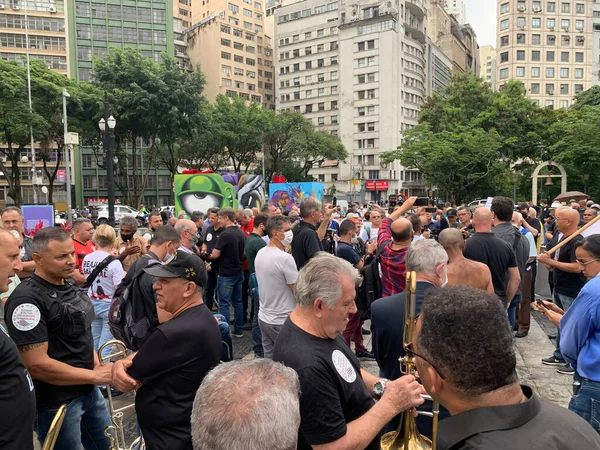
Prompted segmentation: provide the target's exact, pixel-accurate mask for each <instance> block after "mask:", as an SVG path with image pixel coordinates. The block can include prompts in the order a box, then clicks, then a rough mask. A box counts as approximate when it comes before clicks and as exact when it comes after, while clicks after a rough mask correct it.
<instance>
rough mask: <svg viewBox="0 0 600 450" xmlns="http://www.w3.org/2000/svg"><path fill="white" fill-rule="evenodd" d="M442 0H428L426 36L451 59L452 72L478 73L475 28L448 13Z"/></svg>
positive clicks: (477, 48)
mask: <svg viewBox="0 0 600 450" xmlns="http://www.w3.org/2000/svg"><path fill="white" fill-rule="evenodd" d="M443 1H444V0H429V10H428V29H427V31H428V33H429V34H428V36H429V38H430V39H431V41H432V42H433V43H434V44H435V45H436V46H437V47H439V49H440V50H441V51H442V52H443V53H444V54H445V55H446V56H447V57H448V58H450V59H451V60H452V71H453V72H456V73H463V72H473V73H479V46H478V45H477V36H476V34H475V30H473V27H471V25H469V24H464V23H460V22H459V21H458V20H457V19H456V18H455V17H454V16H453V15H451V14H450V13H448V12H447V11H446V9H445V7H444V3H443Z"/></svg>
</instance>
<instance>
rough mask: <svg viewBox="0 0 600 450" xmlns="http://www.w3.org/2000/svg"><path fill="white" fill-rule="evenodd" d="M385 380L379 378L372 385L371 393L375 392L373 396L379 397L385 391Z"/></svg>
mask: <svg viewBox="0 0 600 450" xmlns="http://www.w3.org/2000/svg"><path fill="white" fill-rule="evenodd" d="M387 381H388V380H387V379H385V378H381V379H380V380H379V381H377V382H376V383H375V384H374V385H373V394H375V398H381V396H382V395H383V393H384V392H385V383H387Z"/></svg>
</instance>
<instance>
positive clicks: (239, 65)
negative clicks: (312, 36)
mask: <svg viewBox="0 0 600 450" xmlns="http://www.w3.org/2000/svg"><path fill="white" fill-rule="evenodd" d="M264 6H265V5H264V0H212V1H211V2H210V3H209V0H202V3H200V0H195V3H194V4H193V18H194V25H193V26H192V27H191V28H189V29H188V30H187V31H186V38H187V46H188V54H189V56H190V60H191V64H192V65H193V66H194V67H195V66H196V65H200V68H201V70H202V73H204V76H205V77H206V85H205V87H204V95H205V96H206V98H207V99H208V100H209V101H211V102H212V101H214V99H215V98H216V96H217V95H218V94H224V95H228V96H233V95H239V96H241V97H243V98H245V99H247V100H253V101H256V102H258V103H261V104H263V105H264V106H265V107H266V108H269V109H275V90H274V72H273V49H272V46H271V39H270V37H269V36H267V35H266V34H265V32H264V21H265V12H264V11H265V9H264ZM198 19H199V21H198V22H196V20H198Z"/></svg>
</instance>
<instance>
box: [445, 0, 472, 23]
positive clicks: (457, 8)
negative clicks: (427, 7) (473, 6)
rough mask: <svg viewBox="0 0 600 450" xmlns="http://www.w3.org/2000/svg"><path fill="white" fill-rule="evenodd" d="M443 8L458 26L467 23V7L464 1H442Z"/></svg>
mask: <svg viewBox="0 0 600 450" xmlns="http://www.w3.org/2000/svg"><path fill="white" fill-rule="evenodd" d="M444 8H445V9H446V11H447V12H448V14H452V15H453V16H454V18H455V19H456V21H457V22H458V23H459V24H461V25H462V24H464V23H467V7H466V6H465V2H464V0H444Z"/></svg>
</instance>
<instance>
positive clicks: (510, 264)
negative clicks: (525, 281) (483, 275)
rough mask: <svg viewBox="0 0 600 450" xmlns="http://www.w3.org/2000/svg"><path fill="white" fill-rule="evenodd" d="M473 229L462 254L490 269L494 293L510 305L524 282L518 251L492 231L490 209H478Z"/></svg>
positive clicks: (474, 215)
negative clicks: (516, 253)
mask: <svg viewBox="0 0 600 450" xmlns="http://www.w3.org/2000/svg"><path fill="white" fill-rule="evenodd" d="M473 228H475V234H474V235H473V236H471V237H470V238H469V239H467V244H466V246H465V249H464V251H463V254H464V256H465V257H466V258H467V259H471V260H473V261H478V262H480V263H483V264H485V265H486V266H487V267H488V269H490V272H491V274H492V284H493V286H494V292H495V293H496V295H497V296H498V297H500V298H501V299H502V301H503V302H504V304H505V305H506V307H507V308H508V305H510V302H511V301H512V299H513V298H514V296H515V294H516V292H517V289H518V288H519V283H520V281H521V276H520V275H519V268H518V267H517V258H516V256H515V252H514V250H513V249H512V247H511V246H510V245H509V244H507V243H506V242H505V241H503V240H502V239H500V238H499V237H497V236H496V235H495V234H493V233H492V212H491V211H490V210H489V209H487V208H483V207H482V208H477V209H476V210H475V213H474V214H473Z"/></svg>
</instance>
